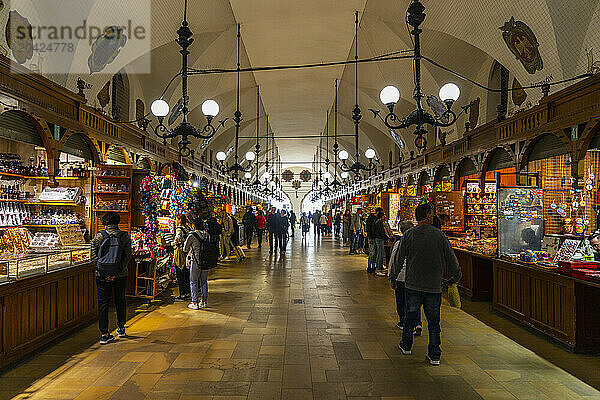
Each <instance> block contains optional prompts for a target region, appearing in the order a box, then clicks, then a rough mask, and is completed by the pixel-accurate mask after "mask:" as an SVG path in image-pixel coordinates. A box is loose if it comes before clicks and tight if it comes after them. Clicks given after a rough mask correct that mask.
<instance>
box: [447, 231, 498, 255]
mask: <svg viewBox="0 0 600 400" xmlns="http://www.w3.org/2000/svg"><path fill="white" fill-rule="evenodd" d="M448 239H449V240H450V244H451V245H452V247H453V248H455V249H461V250H466V251H470V252H472V253H479V254H481V255H484V256H488V257H494V256H496V254H497V252H498V240H497V239H496V238H481V239H477V238H474V237H472V236H466V237H462V238H448Z"/></svg>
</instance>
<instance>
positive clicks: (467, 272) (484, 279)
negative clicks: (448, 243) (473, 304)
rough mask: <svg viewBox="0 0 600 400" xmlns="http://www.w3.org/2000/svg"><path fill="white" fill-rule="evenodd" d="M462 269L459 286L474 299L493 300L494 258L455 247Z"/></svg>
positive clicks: (464, 293) (462, 291)
mask: <svg viewBox="0 0 600 400" xmlns="http://www.w3.org/2000/svg"><path fill="white" fill-rule="evenodd" d="M454 254H456V258H458V264H459V265H460V268H461V271H462V279H461V280H460V282H458V288H459V289H460V291H461V293H462V294H463V295H466V296H467V297H469V298H470V299H471V300H473V301H490V300H492V264H493V258H492V257H488V256H485V255H483V254H479V253H474V252H472V251H468V250H463V249H457V248H455V249H454Z"/></svg>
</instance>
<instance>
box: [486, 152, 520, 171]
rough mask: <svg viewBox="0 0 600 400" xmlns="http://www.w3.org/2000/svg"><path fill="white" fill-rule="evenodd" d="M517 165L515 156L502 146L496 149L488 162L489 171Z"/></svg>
mask: <svg viewBox="0 0 600 400" xmlns="http://www.w3.org/2000/svg"><path fill="white" fill-rule="evenodd" d="M514 166H515V162H514V161H513V158H512V157H511V156H510V154H509V153H508V151H506V150H504V149H502V148H500V149H497V150H496V151H494V154H493V155H492V158H491V159H490V162H489V164H488V167H487V170H488V171H497V170H499V169H505V168H512V167H514Z"/></svg>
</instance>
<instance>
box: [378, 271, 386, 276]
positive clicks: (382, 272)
mask: <svg viewBox="0 0 600 400" xmlns="http://www.w3.org/2000/svg"><path fill="white" fill-rule="evenodd" d="M375 275H377V276H387V273H386V272H385V271H377V272H375Z"/></svg>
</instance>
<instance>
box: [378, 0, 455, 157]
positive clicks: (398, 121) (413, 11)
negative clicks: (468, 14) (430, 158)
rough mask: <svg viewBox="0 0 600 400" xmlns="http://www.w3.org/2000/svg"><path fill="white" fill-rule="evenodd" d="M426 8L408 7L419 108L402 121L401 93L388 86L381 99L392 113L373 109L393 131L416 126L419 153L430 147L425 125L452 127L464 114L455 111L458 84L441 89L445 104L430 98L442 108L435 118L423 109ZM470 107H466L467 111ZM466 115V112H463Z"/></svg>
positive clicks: (415, 2)
mask: <svg viewBox="0 0 600 400" xmlns="http://www.w3.org/2000/svg"><path fill="white" fill-rule="evenodd" d="M424 11H425V6H424V5H423V4H422V3H421V2H420V1H419V0H413V1H412V3H411V4H410V6H409V7H408V15H407V23H408V24H409V25H410V26H412V27H413V30H412V31H410V34H411V35H412V36H413V37H414V40H413V41H414V54H413V60H414V61H413V62H414V74H415V90H414V93H413V98H414V99H415V102H416V103H417V108H416V110H414V111H413V112H412V113H410V115H408V116H407V117H405V118H401V117H399V116H397V115H396V114H395V113H394V106H395V105H396V103H397V102H398V100H400V91H399V90H398V88H396V87H395V86H386V87H385V88H383V90H382V91H381V93H380V95H379V98H380V100H381V102H382V103H383V104H385V105H386V106H387V108H388V110H389V113H388V114H387V115H386V116H385V119H384V118H382V117H381V116H380V115H379V111H377V110H371V111H372V112H373V114H374V116H375V118H377V117H379V118H380V119H381V120H382V121H383V122H384V123H385V126H387V127H388V128H390V129H405V128H409V127H410V126H412V125H416V128H415V131H414V134H415V135H416V138H415V145H416V146H417V149H418V150H419V151H422V150H424V149H426V148H427V138H426V134H427V130H426V129H425V124H429V125H432V126H436V127H448V126H451V125H453V124H454V123H455V122H456V120H457V119H458V117H459V116H460V114H459V115H458V116H457V115H456V114H455V113H454V111H452V105H453V104H454V102H455V101H456V100H458V98H459V96H460V89H459V87H458V86H457V85H456V84H454V83H446V84H445V85H443V86H442V87H441V89H440V92H439V96H440V99H441V100H442V101H443V103H444V104H443V105H441V104H440V102H439V100H437V98H435V96H429V97H428V98H427V102H428V104H430V106H432V105H433V107H432V108H434V107H435V106H436V105H438V107H437V108H438V109H439V110H436V109H435V108H434V112H435V114H436V115H435V116H434V115H432V114H430V113H429V112H427V111H425V110H424V109H423V105H422V100H423V98H424V97H425V95H424V94H423V91H422V88H421V58H422V57H421V33H422V32H423V31H422V29H421V28H420V25H421V24H422V23H423V21H424V20H425V12H424ZM465 109H466V108H463V112H464V111H465ZM461 114H462V112H461Z"/></svg>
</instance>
